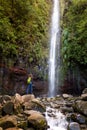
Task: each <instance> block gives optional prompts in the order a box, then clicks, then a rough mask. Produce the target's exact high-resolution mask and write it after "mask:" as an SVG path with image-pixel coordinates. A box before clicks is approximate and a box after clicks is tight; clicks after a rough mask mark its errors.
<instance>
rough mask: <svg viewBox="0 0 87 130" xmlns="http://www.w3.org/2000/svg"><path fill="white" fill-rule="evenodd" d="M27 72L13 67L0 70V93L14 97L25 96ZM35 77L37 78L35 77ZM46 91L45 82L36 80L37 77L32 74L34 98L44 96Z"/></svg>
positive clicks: (46, 84) (46, 85)
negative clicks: (17, 94)
mask: <svg viewBox="0 0 87 130" xmlns="http://www.w3.org/2000/svg"><path fill="white" fill-rule="evenodd" d="M27 76H28V72H27V71H26V70H25V69H24V68H19V67H14V68H6V67H5V66H3V67H1V68H0V93H1V94H9V95H14V94H15V93H19V94H21V95H24V94H26V89H27ZM36 76H37V77H36ZM47 91H48V83H47V81H43V80H41V79H38V75H35V74H34V79H33V93H34V95H35V96H42V95H46V94H47Z"/></svg>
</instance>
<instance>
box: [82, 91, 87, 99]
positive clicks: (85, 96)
mask: <svg viewBox="0 0 87 130" xmlns="http://www.w3.org/2000/svg"><path fill="white" fill-rule="evenodd" d="M81 99H82V100H85V101H87V93H85V94H82V95H81Z"/></svg>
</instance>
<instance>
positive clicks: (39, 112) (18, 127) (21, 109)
mask: <svg viewBox="0 0 87 130" xmlns="http://www.w3.org/2000/svg"><path fill="white" fill-rule="evenodd" d="M51 118H52V120H49V119H51ZM50 121H51V123H50ZM52 122H54V124H55V125H54V126H52V125H53V124H52ZM0 130H87V89H85V90H84V91H83V93H82V95H81V96H79V97H74V96H72V95H68V94H62V95H57V96H56V97H52V98H48V97H42V98H35V96H34V95H23V96H21V95H19V94H17V93H16V94H15V95H14V96H9V95H0Z"/></svg>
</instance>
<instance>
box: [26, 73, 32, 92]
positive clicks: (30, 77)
mask: <svg viewBox="0 0 87 130" xmlns="http://www.w3.org/2000/svg"><path fill="white" fill-rule="evenodd" d="M32 78H33V76H32V74H29V75H28V79H27V84H28V86H27V90H26V93H27V94H32V92H33V88H32Z"/></svg>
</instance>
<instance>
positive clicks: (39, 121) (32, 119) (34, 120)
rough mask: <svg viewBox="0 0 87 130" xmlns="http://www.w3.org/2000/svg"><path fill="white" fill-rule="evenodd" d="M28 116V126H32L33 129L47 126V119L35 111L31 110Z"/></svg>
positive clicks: (42, 128)
mask: <svg viewBox="0 0 87 130" xmlns="http://www.w3.org/2000/svg"><path fill="white" fill-rule="evenodd" d="M29 114H30V116H29V117H28V123H29V126H33V128H34V129H35V130H44V129H46V128H47V121H46V119H45V117H44V116H43V115H42V114H41V113H40V112H37V111H33V110H31V111H30V112H29Z"/></svg>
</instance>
